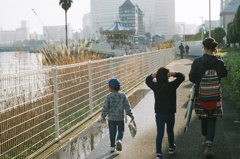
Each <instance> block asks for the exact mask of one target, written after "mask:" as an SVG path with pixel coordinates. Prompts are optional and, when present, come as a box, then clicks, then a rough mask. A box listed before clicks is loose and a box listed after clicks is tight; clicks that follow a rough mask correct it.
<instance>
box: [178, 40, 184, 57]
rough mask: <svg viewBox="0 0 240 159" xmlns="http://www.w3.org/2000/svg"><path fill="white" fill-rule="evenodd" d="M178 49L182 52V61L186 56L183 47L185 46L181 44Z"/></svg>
mask: <svg viewBox="0 0 240 159" xmlns="http://www.w3.org/2000/svg"><path fill="white" fill-rule="evenodd" d="M178 48H179V50H180V56H181V59H182V58H183V54H184V46H183V44H182V43H181V44H180V45H179V47H178Z"/></svg>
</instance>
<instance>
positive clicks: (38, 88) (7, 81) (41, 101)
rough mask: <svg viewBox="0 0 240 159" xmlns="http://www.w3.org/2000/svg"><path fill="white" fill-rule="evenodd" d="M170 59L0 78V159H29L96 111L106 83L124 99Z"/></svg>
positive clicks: (131, 59) (135, 59) (169, 53)
mask: <svg viewBox="0 0 240 159" xmlns="http://www.w3.org/2000/svg"><path fill="white" fill-rule="evenodd" d="M173 59H174V54H173V50H172V49H167V50H159V51H156V52H147V53H139V54H134V55H127V56H121V57H114V58H108V59H103V60H96V61H89V62H83V63H78V64H72V65H64V66H58V67H56V66H54V67H52V68H45V69H42V70H38V71H29V72H24V73H19V74H9V75H4V76H0V86H1V87H0V93H1V95H0V158H3V159H14V158H33V157H34V156H36V155H37V154H38V153H40V152H41V151H43V150H44V149H46V148H47V147H48V146H50V145H52V144H53V143H55V142H57V141H58V140H59V139H60V138H62V137H63V136H65V135H67V134H68V133H69V132H71V131H72V130H73V129H75V128H76V127H77V126H79V125H81V124H82V123H84V122H85V121H86V120H88V119H89V118H91V117H92V116H93V115H95V114H96V113H98V112H99V111H100V110H101V107H102V105H103V102H104V99H105V96H106V94H107V93H108V92H109V91H108V86H107V85H106V82H107V81H108V80H109V79H110V78H111V77H116V78H119V80H120V82H121V91H122V92H124V93H128V92H130V91H131V90H133V89H134V88H135V87H136V86H137V85H139V84H140V83H142V82H143V81H144V80H145V78H146V76H147V75H148V74H150V73H152V72H154V71H156V70H157V69H158V68H159V67H161V66H165V65H166V64H168V63H169V62H170V61H172V60H173Z"/></svg>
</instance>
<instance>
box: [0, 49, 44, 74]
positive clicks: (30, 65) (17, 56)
mask: <svg viewBox="0 0 240 159" xmlns="http://www.w3.org/2000/svg"><path fill="white" fill-rule="evenodd" d="M40 68H42V55H41V53H29V52H0V75H6V74H12V73H19V72H23V71H29V70H37V69H40Z"/></svg>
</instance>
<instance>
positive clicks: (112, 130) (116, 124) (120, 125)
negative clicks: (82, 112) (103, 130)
mask: <svg viewBox="0 0 240 159" xmlns="http://www.w3.org/2000/svg"><path fill="white" fill-rule="evenodd" d="M108 128H109V134H110V144H111V147H115V141H116V135H117V131H118V135H117V140H122V138H123V132H124V120H122V121H111V120H108Z"/></svg>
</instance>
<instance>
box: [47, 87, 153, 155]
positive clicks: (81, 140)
mask: <svg viewBox="0 0 240 159" xmlns="http://www.w3.org/2000/svg"><path fill="white" fill-rule="evenodd" d="M148 92H149V89H142V90H137V91H136V92H135V93H133V94H132V95H131V96H130V97H129V102H130V104H131V106H132V108H134V107H135V106H136V105H137V104H138V103H139V102H140V100H141V99H143V98H144V96H145V95H146V94H147V93H148ZM106 135H108V126H107V123H101V122H95V123H93V124H92V125H91V126H90V127H89V128H87V129H85V130H84V131H83V132H81V133H80V134H79V135H78V136H77V137H76V138H75V139H73V140H72V141H70V142H69V143H67V145H66V146H63V147H62V148H59V149H58V150H56V152H54V153H53V154H52V155H50V156H49V157H48V158H47V159H84V158H85V157H86V156H87V155H88V154H89V153H90V152H91V151H92V150H93V149H94V148H95V147H96V146H97V145H98V143H99V142H100V141H101V140H102V139H103V138H104V137H105V136H106Z"/></svg>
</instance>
